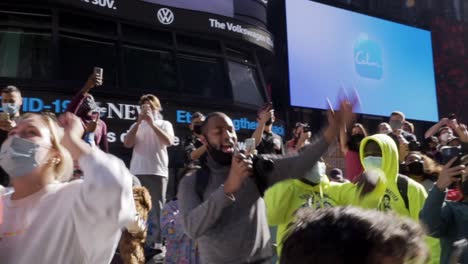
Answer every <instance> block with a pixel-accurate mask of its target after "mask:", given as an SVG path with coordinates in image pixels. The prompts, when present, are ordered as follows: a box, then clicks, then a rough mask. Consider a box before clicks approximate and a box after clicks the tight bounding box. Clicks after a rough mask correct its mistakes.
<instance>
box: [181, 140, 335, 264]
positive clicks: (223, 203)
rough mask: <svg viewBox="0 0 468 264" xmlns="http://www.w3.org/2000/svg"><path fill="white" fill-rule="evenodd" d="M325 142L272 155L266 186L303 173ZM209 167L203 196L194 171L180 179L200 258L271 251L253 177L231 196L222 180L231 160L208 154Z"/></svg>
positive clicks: (186, 220) (210, 260) (239, 257)
mask: <svg viewBox="0 0 468 264" xmlns="http://www.w3.org/2000/svg"><path fill="white" fill-rule="evenodd" d="M327 148H328V144H327V143H326V141H325V139H324V138H323V136H322V135H321V136H319V137H317V138H316V140H315V141H314V142H313V143H312V144H310V145H308V146H307V147H305V148H304V151H303V152H301V153H300V154H291V155H286V156H272V157H271V158H272V159H273V160H274V163H275V166H274V170H273V172H272V173H270V174H269V175H267V176H266V177H267V183H268V186H272V185H273V184H275V183H276V182H279V181H281V180H284V179H287V178H299V177H302V176H304V175H305V173H306V172H307V171H309V170H310V169H311V168H312V167H313V166H314V165H315V163H316V162H317V161H318V160H319V158H320V157H321V156H322V154H323V153H324V152H325V151H326V150H327ZM208 167H209V168H210V179H209V183H208V186H207V188H206V189H205V192H204V195H203V198H204V199H203V201H201V200H200V198H199V196H198V194H197V193H196V187H195V185H196V180H195V178H196V177H195V176H194V175H195V174H192V175H189V176H186V177H185V178H184V179H183V180H182V182H181V183H180V186H179V193H178V198H179V205H180V213H181V216H182V218H183V226H184V229H185V233H186V234H187V235H189V236H190V237H191V238H193V239H196V240H197V242H198V244H199V250H200V256H201V259H202V263H204V264H231V263H232V264H240V263H245V262H252V261H258V260H261V259H264V258H268V257H271V256H272V255H273V252H272V248H271V244H270V232H269V228H268V223H267V219H266V208H265V202H264V201H263V198H262V197H261V195H260V192H259V190H258V189H257V186H256V184H255V182H254V180H253V179H251V178H248V179H246V181H245V182H244V185H243V187H242V188H241V189H240V190H239V191H238V192H237V193H235V194H234V196H235V200H231V199H230V198H228V197H227V196H226V195H225V194H224V190H223V186H222V185H223V183H224V182H225V180H226V179H227V177H228V175H229V170H230V166H226V167H223V166H221V165H219V164H217V163H216V162H215V161H213V160H212V159H211V158H208Z"/></svg>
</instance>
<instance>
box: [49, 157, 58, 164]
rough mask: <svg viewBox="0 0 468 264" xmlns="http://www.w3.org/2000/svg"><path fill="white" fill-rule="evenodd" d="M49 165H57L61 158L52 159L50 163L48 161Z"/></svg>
mask: <svg viewBox="0 0 468 264" xmlns="http://www.w3.org/2000/svg"><path fill="white" fill-rule="evenodd" d="M48 163H49V164H51V165H57V164H59V163H60V158H51V159H50V160H49V161H48Z"/></svg>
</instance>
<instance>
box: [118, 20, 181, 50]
mask: <svg viewBox="0 0 468 264" xmlns="http://www.w3.org/2000/svg"><path fill="white" fill-rule="evenodd" d="M122 35H123V40H124V41H128V42H132V43H138V44H140V43H141V44H142V45H148V46H158V45H159V46H160V45H161V44H162V45H168V46H169V45H173V43H172V42H173V41H172V33H171V32H165V31H157V30H151V29H146V28H142V27H136V26H131V25H122Z"/></svg>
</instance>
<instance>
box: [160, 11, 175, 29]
mask: <svg viewBox="0 0 468 264" xmlns="http://www.w3.org/2000/svg"><path fill="white" fill-rule="evenodd" d="M158 20H159V22H161V24H164V25H169V24H172V22H174V13H172V11H171V10H170V9H169V8H161V9H159V10H158Z"/></svg>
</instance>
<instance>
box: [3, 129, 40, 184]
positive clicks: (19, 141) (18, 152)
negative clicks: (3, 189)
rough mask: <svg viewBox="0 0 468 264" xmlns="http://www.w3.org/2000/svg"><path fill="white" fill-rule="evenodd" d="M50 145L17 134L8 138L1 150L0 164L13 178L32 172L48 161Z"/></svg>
mask: <svg viewBox="0 0 468 264" xmlns="http://www.w3.org/2000/svg"><path fill="white" fill-rule="evenodd" d="M48 149H49V148H48V147H43V146H41V145H39V144H36V143H34V142H32V141H30V140H27V139H24V138H20V137H17V136H13V137H10V138H9V139H7V140H6V141H5V142H4V143H3V145H2V148H1V151H0V166H1V167H2V168H3V169H4V170H5V172H6V173H7V174H8V175H9V176H10V177H12V178H14V177H21V176H24V175H26V174H29V173H31V172H32V171H33V170H35V169H36V168H37V167H39V166H40V165H42V164H44V163H45V162H46V158H47V153H48V151H47V150H48Z"/></svg>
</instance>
